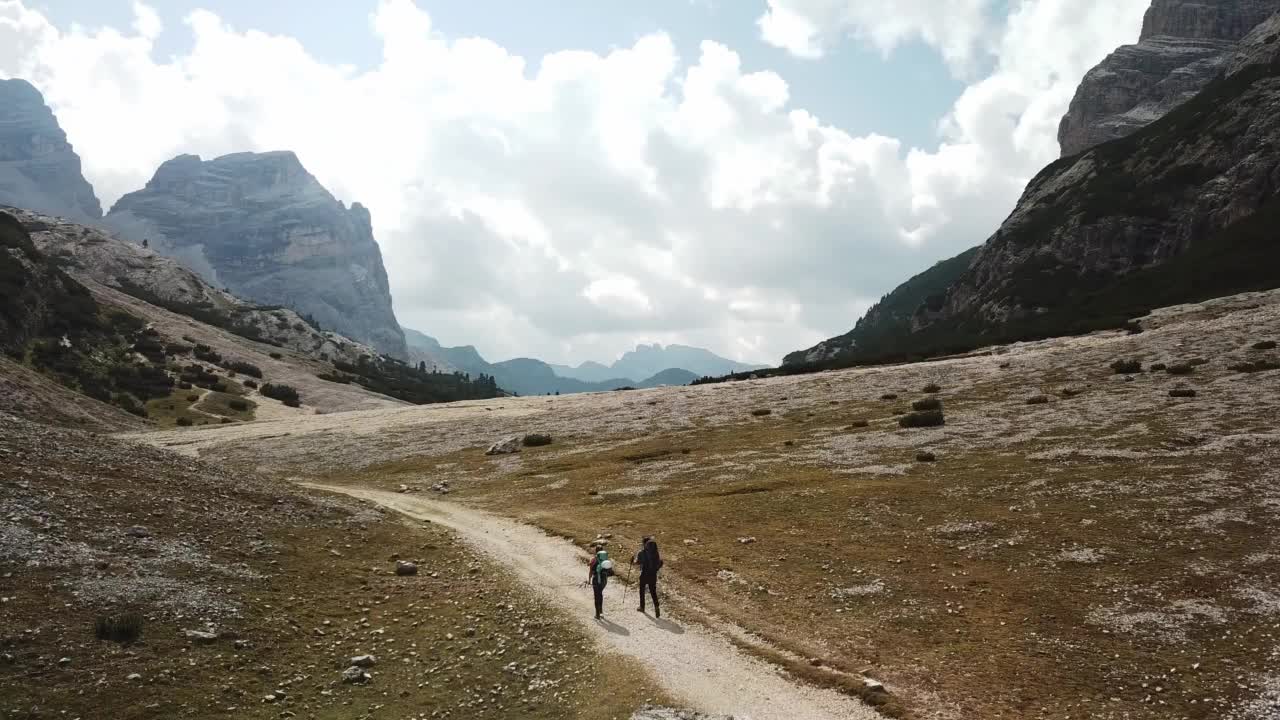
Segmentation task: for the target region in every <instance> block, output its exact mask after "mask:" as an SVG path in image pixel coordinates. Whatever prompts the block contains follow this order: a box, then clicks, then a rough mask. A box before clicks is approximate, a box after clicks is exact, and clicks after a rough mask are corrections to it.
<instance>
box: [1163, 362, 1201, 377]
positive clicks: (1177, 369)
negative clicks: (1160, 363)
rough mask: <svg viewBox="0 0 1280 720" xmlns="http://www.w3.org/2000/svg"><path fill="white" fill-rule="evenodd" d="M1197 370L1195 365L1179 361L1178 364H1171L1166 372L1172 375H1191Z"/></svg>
mask: <svg viewBox="0 0 1280 720" xmlns="http://www.w3.org/2000/svg"><path fill="white" fill-rule="evenodd" d="M1195 371H1196V369H1195V367H1193V366H1192V365H1191V364H1190V363H1179V364H1177V365H1170V366H1169V368H1168V369H1167V370H1165V372H1167V373H1169V374H1170V375H1190V374H1191V373H1193V372H1195Z"/></svg>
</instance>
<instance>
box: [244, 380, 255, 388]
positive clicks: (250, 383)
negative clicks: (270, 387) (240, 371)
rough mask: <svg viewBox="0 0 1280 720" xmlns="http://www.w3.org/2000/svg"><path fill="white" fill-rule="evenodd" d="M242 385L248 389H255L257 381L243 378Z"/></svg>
mask: <svg viewBox="0 0 1280 720" xmlns="http://www.w3.org/2000/svg"><path fill="white" fill-rule="evenodd" d="M244 386H245V387H247V388H249V389H250V390H257V389H258V383H256V382H254V381H252V380H245V381H244Z"/></svg>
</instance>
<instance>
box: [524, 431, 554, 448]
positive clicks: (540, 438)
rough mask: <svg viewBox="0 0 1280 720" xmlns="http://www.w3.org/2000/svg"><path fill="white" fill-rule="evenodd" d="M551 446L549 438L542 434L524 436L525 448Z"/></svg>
mask: <svg viewBox="0 0 1280 720" xmlns="http://www.w3.org/2000/svg"><path fill="white" fill-rule="evenodd" d="M550 444H551V436H550V435H544V434H542V433H530V434H528V435H525V436H524V446H525V447H542V446H544V445H550Z"/></svg>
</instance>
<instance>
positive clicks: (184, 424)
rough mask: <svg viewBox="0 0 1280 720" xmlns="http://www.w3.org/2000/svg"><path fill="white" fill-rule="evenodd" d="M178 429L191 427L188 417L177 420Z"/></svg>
mask: <svg viewBox="0 0 1280 720" xmlns="http://www.w3.org/2000/svg"><path fill="white" fill-rule="evenodd" d="M178 427H191V418H189V417H180V418H178Z"/></svg>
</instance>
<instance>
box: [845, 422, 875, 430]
mask: <svg viewBox="0 0 1280 720" xmlns="http://www.w3.org/2000/svg"><path fill="white" fill-rule="evenodd" d="M864 427H871V423H870V422H869V421H867V420H854V421H853V423H852V424H851V425H849V429H850V430H852V429H855V428H864Z"/></svg>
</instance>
